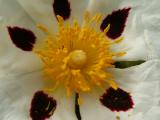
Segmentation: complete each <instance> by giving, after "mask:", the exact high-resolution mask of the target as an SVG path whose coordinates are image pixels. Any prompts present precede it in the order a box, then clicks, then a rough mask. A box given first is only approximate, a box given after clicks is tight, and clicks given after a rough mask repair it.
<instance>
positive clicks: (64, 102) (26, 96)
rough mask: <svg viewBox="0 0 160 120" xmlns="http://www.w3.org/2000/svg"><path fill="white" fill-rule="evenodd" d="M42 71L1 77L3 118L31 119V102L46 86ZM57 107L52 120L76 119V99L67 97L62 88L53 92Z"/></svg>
mask: <svg viewBox="0 0 160 120" xmlns="http://www.w3.org/2000/svg"><path fill="white" fill-rule="evenodd" d="M44 78H45V77H44V75H43V74H42V71H35V72H32V73H27V74H20V75H6V76H5V77H1V78H0V82H1V84H0V104H1V107H0V118H1V120H29V119H31V117H30V107H31V106H30V104H31V100H32V98H33V95H34V93H35V92H36V91H39V90H42V89H43V88H44V87H45V84H44V80H45V79H44ZM52 95H53V96H52V97H53V98H54V99H56V101H57V107H56V109H55V112H54V114H53V116H52V117H51V118H50V120H76V116H75V114H74V99H73V98H72V97H71V98H69V99H67V97H66V96H65V92H64V91H62V90H59V91H55V92H54V93H53V94H52Z"/></svg>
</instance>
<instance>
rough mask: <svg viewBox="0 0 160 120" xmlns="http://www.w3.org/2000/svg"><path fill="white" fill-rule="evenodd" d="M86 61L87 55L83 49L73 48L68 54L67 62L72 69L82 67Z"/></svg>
mask: <svg viewBox="0 0 160 120" xmlns="http://www.w3.org/2000/svg"><path fill="white" fill-rule="evenodd" d="M86 61H87V55H86V53H85V52H84V51H83V50H74V51H73V52H71V53H70V55H69V61H68V64H69V66H70V67H71V68H73V69H80V68H82V67H83V66H84V65H85V63H86Z"/></svg>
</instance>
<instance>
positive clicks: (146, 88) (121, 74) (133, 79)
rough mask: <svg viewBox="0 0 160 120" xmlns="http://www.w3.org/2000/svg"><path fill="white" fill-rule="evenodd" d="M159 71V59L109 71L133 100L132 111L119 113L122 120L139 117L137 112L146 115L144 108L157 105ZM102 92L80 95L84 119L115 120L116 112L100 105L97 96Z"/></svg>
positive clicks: (159, 87)
mask: <svg viewBox="0 0 160 120" xmlns="http://www.w3.org/2000/svg"><path fill="white" fill-rule="evenodd" d="M159 71H160V61H158V60H153V61H148V62H146V63H144V64H141V65H139V66H134V67H131V68H127V69H112V70H111V71H110V72H112V73H113V74H114V75H115V80H116V81H117V83H118V84H119V87H120V88H122V89H124V90H127V91H129V92H131V94H132V96H133V98H134V102H135V108H134V109H133V111H128V112H126V113H125V112H120V113H119V116H120V117H121V118H122V120H128V119H129V120H130V119H131V120H135V118H139V117H140V116H139V115H138V114H140V113H142V114H143V115H146V110H150V109H151V108H152V106H153V105H158V101H159V97H160V94H158V91H159V89H160V86H159V85H160V82H159V78H160V73H159ZM96 91H98V90H96ZM103 92H104V91H103ZM102 94H103V93H102V92H101V93H100V92H97V93H93V92H91V93H89V94H85V95H82V96H81V97H82V100H83V102H82V104H81V105H80V107H81V114H82V117H83V119H84V120H97V119H100V120H106V119H108V118H109V119H110V120H115V117H116V115H117V114H116V113H115V112H111V111H110V110H109V109H108V108H106V107H104V106H103V105H101V103H100V101H99V98H100V96H101V95H102ZM144 98H145V99H144ZM147 108H148V109H147ZM128 115H129V116H128ZM137 115H138V116H137ZM138 120H141V119H138Z"/></svg>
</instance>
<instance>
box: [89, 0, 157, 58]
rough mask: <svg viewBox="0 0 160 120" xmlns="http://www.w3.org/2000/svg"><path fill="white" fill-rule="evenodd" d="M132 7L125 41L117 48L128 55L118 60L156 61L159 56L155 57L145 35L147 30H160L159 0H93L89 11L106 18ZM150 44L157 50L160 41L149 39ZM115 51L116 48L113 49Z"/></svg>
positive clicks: (125, 32) (124, 34)
mask: <svg viewBox="0 0 160 120" xmlns="http://www.w3.org/2000/svg"><path fill="white" fill-rule="evenodd" d="M127 7H131V11H130V14H129V17H128V20H127V23H126V27H125V31H124V33H123V36H124V37H125V40H124V41H123V42H122V44H120V45H117V46H115V49H116V50H118V51H119V50H123V51H126V52H127V54H126V55H125V56H123V57H121V58H117V60H139V59H145V60H148V59H155V58H156V57H157V56H159V55H158V54H157V55H155V54H154V53H153V52H152V51H151V49H150V47H149V46H150V44H148V43H147V42H146V41H147V39H148V36H146V34H145V30H151V31H154V32H158V31H159V30H160V29H159V19H160V14H159V7H160V2H159V1H158V0H152V1H148V0H134V1H128V0H113V1H109V0H107V1H104V0H100V1H99V0H92V1H91V2H90V4H89V7H88V10H89V11H90V12H91V13H92V14H95V13H97V12H100V13H103V14H104V15H105V16H104V17H106V16H107V15H108V14H110V13H111V12H112V11H113V10H118V9H122V8H127ZM149 41H150V42H149V43H151V42H152V44H153V48H155V50H157V49H158V48H157V46H158V45H154V43H158V44H159V39H158V38H156V39H155V40H151V39H149ZM113 49H114V47H113Z"/></svg>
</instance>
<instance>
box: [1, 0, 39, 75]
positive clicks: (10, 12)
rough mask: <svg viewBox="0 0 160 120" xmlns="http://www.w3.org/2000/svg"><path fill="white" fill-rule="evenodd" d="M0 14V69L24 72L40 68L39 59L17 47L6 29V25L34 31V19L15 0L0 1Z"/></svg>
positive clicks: (8, 71)
mask: <svg viewBox="0 0 160 120" xmlns="http://www.w3.org/2000/svg"><path fill="white" fill-rule="evenodd" d="M0 16H2V18H3V19H2V20H1V21H0V26H1V27H0V42H1V44H0V58H1V59H0V71H7V73H8V74H9V73H10V72H11V73H18V72H19V73H24V72H29V71H30V72H31V71H34V70H35V69H39V68H41V66H40V65H41V62H40V60H39V59H38V58H37V57H36V56H34V55H33V54H32V53H29V52H28V53H27V52H23V51H22V50H20V49H19V48H17V47H16V46H15V45H14V44H13V43H12V41H11V39H10V37H9V34H8V31H7V26H19V27H24V28H26V29H30V30H33V31H34V32H35V33H36V30H35V27H34V21H33V20H32V19H31V18H30V17H29V16H28V14H27V13H26V12H25V11H24V10H23V9H22V7H21V6H20V5H19V4H18V3H17V2H16V1H15V0H14V1H12V0H1V1H0ZM30 65H32V67H30Z"/></svg>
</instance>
